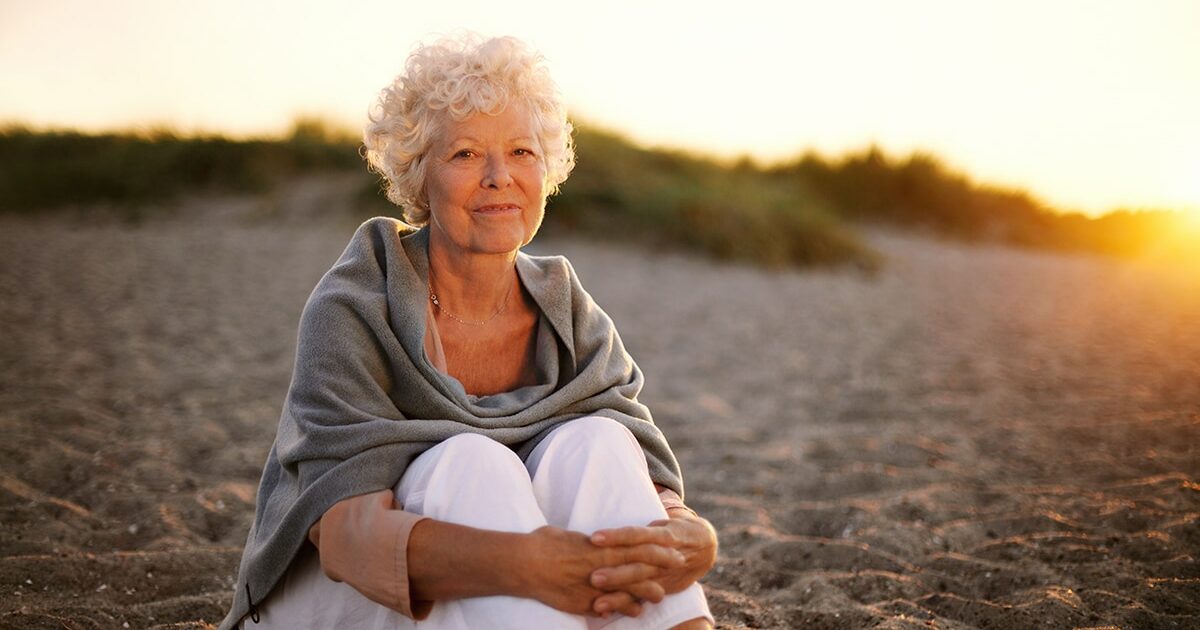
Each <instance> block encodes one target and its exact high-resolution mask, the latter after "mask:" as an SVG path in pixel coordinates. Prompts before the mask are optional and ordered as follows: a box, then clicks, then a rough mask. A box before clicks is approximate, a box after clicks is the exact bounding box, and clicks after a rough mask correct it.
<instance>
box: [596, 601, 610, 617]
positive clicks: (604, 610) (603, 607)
mask: <svg viewBox="0 0 1200 630" xmlns="http://www.w3.org/2000/svg"><path fill="white" fill-rule="evenodd" d="M596 612H598V613H600V614H601V615H607V614H608V602H600V603H599V604H596Z"/></svg>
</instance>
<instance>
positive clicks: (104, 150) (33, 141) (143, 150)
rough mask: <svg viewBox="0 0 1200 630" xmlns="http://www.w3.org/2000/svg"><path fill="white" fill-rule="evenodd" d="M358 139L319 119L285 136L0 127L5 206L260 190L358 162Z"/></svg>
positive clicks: (0, 207)
mask: <svg viewBox="0 0 1200 630" xmlns="http://www.w3.org/2000/svg"><path fill="white" fill-rule="evenodd" d="M357 151H358V149H357V141H356V140H354V139H351V138H346V137H345V136H344V135H342V134H339V133H338V132H336V131H334V130H333V128H332V127H329V126H328V125H326V124H325V123H323V122H321V121H319V120H316V119H300V120H298V121H297V122H296V123H295V125H294V126H293V129H292V132H291V134H290V135H289V136H288V137H287V138H285V139H283V140H264V139H259V140H231V139H229V138H225V137H221V136H192V137H184V136H180V135H177V134H176V133H174V132H172V131H170V130H154V131H148V132H142V133H112V134H99V135H90V134H83V133H79V132H76V131H31V130H29V129H27V128H24V127H19V126H8V127H4V128H0V211H3V212H17V213H21V212H33V211H40V210H43V209H46V208H54V207H60V206H65V205H71V204H88V203H97V202H100V203H111V204H143V203H147V202H152V201H159V200H164V199H168V198H170V197H172V196H174V195H177V194H180V193H182V192H188V191H194V190H201V191H233V192H260V191H265V190H267V189H269V188H270V187H271V186H272V185H274V184H275V183H277V182H279V181H281V180H282V179H284V178H286V177H289V176H294V175H299V174H303V173H310V172H316V171H321V170H330V169H350V168H361V160H360V159H359V157H358V153H357Z"/></svg>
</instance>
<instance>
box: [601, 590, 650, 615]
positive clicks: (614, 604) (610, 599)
mask: <svg viewBox="0 0 1200 630" xmlns="http://www.w3.org/2000/svg"><path fill="white" fill-rule="evenodd" d="M592 610H593V611H595V612H596V614H598V615H601V616H605V617H607V616H608V615H610V614H612V613H621V614H622V615H625V616H627V617H637V616H638V615H640V614H642V603H641V602H639V601H638V600H637V598H636V597H634V596H633V595H630V594H629V593H627V592H625V591H616V592H614V593H605V594H604V595H601V596H600V597H597V598H596V601H594V602H592Z"/></svg>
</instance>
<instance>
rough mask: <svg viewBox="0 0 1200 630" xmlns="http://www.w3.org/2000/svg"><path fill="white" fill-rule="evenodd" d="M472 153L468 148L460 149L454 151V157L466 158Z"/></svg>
mask: <svg viewBox="0 0 1200 630" xmlns="http://www.w3.org/2000/svg"><path fill="white" fill-rule="evenodd" d="M472 155H474V153H472V152H471V150H470V149H462V150H460V151H458V152H457V153H455V154H454V157H456V158H468V157H471V156H472Z"/></svg>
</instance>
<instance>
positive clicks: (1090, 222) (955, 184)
mask: <svg viewBox="0 0 1200 630" xmlns="http://www.w3.org/2000/svg"><path fill="white" fill-rule="evenodd" d="M770 172H771V173H772V174H773V175H774V176H776V177H779V178H782V179H784V180H788V181H801V182H804V183H805V184H807V185H808V186H809V188H810V189H811V190H813V191H815V192H816V194H818V195H820V196H821V197H822V198H824V199H825V200H826V201H827V202H828V203H829V204H831V205H832V206H833V207H835V208H837V210H838V214H839V215H840V216H842V217H844V218H846V219H849V220H852V221H857V222H871V223H884V224H889V225H894V226H899V227H905V228H920V229H924V230H928V231H933V232H936V233H940V234H944V235H948V236H952V237H955V238H960V239H965V240H970V241H988V242H1003V243H1009V244H1013V245H1020V246H1028V247H1036V248H1047V249H1060V250H1074V251H1090V252H1098V253H1105V254H1116V255H1140V254H1143V253H1145V252H1146V250H1147V249H1148V248H1151V247H1154V246H1155V243H1157V242H1158V241H1160V240H1161V239H1162V238H1164V237H1166V236H1167V235H1168V234H1169V233H1170V232H1171V231H1172V230H1174V229H1176V228H1177V223H1178V221H1177V217H1176V214H1175V213H1172V212H1168V211H1162V210H1157V211H1130V210H1121V211H1116V212H1112V213H1109V214H1107V215H1104V216H1101V217H1098V218H1091V217H1087V216H1085V215H1083V214H1080V213H1073V212H1062V211H1060V210H1057V209H1054V208H1051V207H1049V206H1047V205H1045V204H1043V203H1041V202H1039V201H1038V200H1036V199H1034V198H1033V197H1032V196H1030V195H1029V194H1028V193H1026V192H1024V191H1019V190H1006V189H1002V188H997V187H994V186H986V185H979V184H976V183H974V182H972V181H971V180H970V179H969V178H968V177H966V176H965V175H963V174H961V173H958V172H955V171H953V170H951V169H949V168H947V167H946V166H945V165H943V164H942V163H941V162H940V161H939V160H938V159H937V158H936V157H934V156H932V155H929V154H926V153H915V154H913V155H911V156H909V157H907V158H904V159H893V158H889V157H888V156H886V155H884V154H883V152H881V151H880V150H879V149H878V148H877V147H870V148H868V149H866V150H864V151H862V152H860V153H855V154H850V155H847V156H845V157H843V158H841V159H839V160H826V159H824V158H822V157H820V156H817V155H815V154H812V153H809V154H806V155H804V156H803V157H802V158H800V159H799V160H796V161H794V162H791V163H786V164H783V165H780V166H776V167H773V168H771V169H770Z"/></svg>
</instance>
